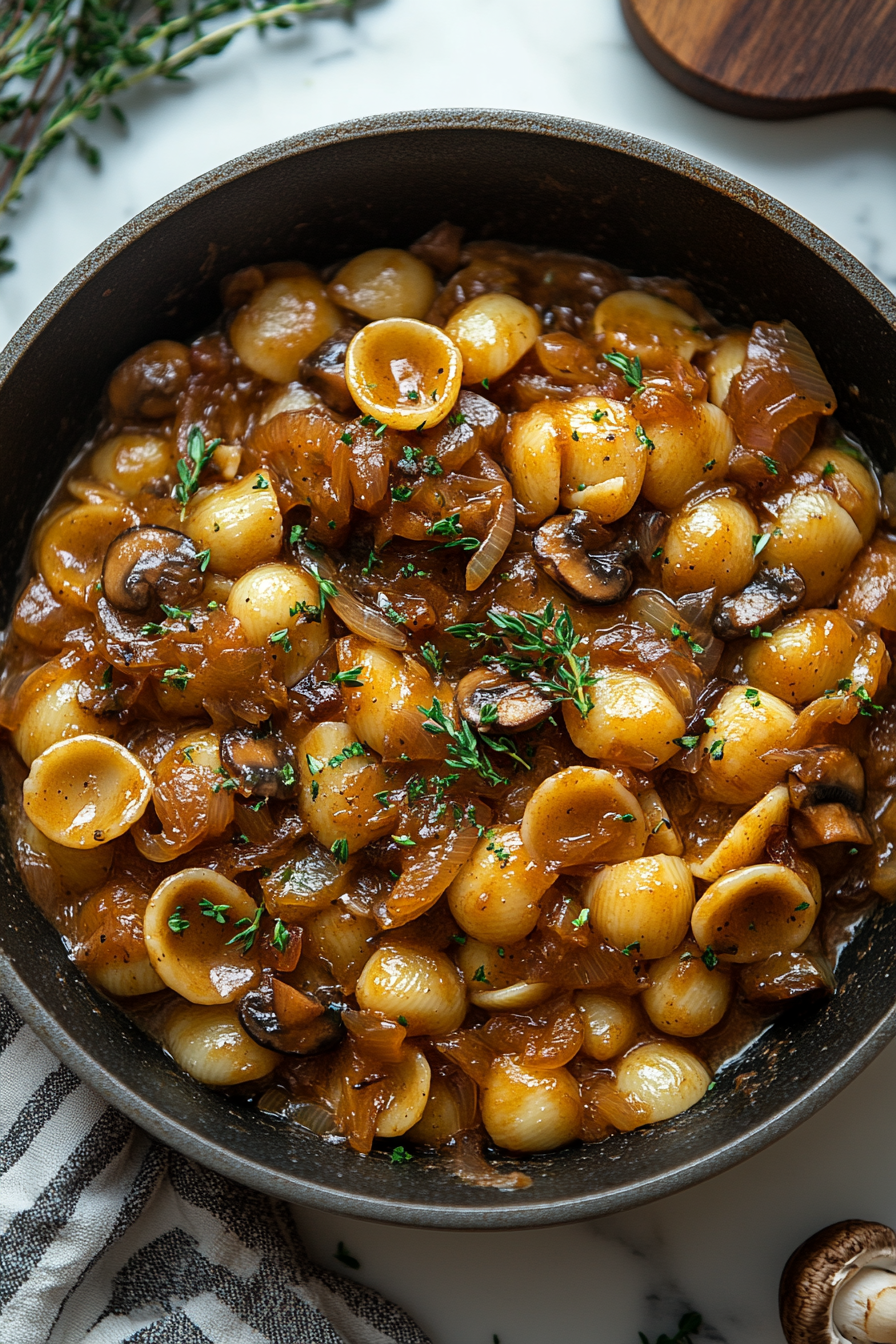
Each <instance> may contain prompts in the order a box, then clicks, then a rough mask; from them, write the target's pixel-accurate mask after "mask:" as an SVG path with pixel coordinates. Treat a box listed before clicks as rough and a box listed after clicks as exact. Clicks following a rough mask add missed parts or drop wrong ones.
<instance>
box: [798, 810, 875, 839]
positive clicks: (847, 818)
mask: <svg viewBox="0 0 896 1344" xmlns="http://www.w3.org/2000/svg"><path fill="white" fill-rule="evenodd" d="M790 825H791V829H792V831H793V838H794V840H795V841H796V843H797V844H798V845H799V847H800V849H814V848H815V847H816V846H817V845H839V844H843V845H870V844H871V836H870V834H869V833H868V827H867V826H866V825H865V822H864V821H863V820H862V818H861V816H860V815H859V813H858V812H853V811H852V809H851V808H849V807H845V806H844V805H843V803H820V804H819V805H818V806H817V807H803V808H801V809H800V810H799V811H795V812H793V814H792V815H791V819H790Z"/></svg>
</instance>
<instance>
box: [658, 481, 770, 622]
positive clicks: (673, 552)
mask: <svg viewBox="0 0 896 1344" xmlns="http://www.w3.org/2000/svg"><path fill="white" fill-rule="evenodd" d="M758 535H759V524H758V523H757V521H756V515H755V513H754V512H753V510H752V509H751V508H749V507H748V505H746V504H744V503H743V502H742V501H741V500H739V499H734V498H732V497H731V496H730V495H727V494H723V495H710V496H709V497H707V498H704V499H701V500H698V501H697V503H695V504H685V505H683V507H682V508H681V509H680V510H679V512H678V513H676V514H675V515H674V517H673V518H672V521H671V523H670V524H669V530H668V532H667V533H666V540H665V542H664V545H663V560H662V575H663V588H664V589H665V591H666V592H667V593H668V594H669V596H670V597H673V598H678V597H681V596H682V594H683V593H699V592H703V591H704V589H707V588H715V590H716V596H717V597H727V596H728V595H729V594H730V593H737V592H740V590H741V588H745V587H746V585H747V584H748V583H749V582H750V580H751V579H752V577H753V571H754V570H755V568H756V557H755V555H754V549H753V548H754V542H753V538H754V537H755V536H758ZM766 550H768V547H766Z"/></svg>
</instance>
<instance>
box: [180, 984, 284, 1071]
mask: <svg viewBox="0 0 896 1344" xmlns="http://www.w3.org/2000/svg"><path fill="white" fill-rule="evenodd" d="M162 1044H163V1045H164V1047H165V1049H166V1050H167V1051H168V1053H169V1054H170V1055H171V1056H172V1058H173V1059H174V1062H175V1064H177V1065H178V1066H179V1067H180V1068H182V1069H183V1070H184V1072H185V1073H188V1074H189V1075H190V1077H191V1078H195V1079H196V1081H197V1082H199V1083H204V1084H205V1085H206V1087H234V1086H235V1085H236V1084H237V1083H251V1082H252V1081H253V1079H255V1078H264V1076H265V1075H266V1074H268V1073H270V1072H271V1070H272V1069H275V1068H276V1067H277V1065H278V1064H279V1063H281V1061H282V1059H283V1056H282V1055H277V1054H275V1053H274V1051H273V1050H267V1049H265V1047H264V1046H263V1045H259V1044H258V1042H257V1041H253V1039H252V1037H251V1036H250V1035H249V1034H248V1033H247V1032H246V1031H244V1029H243V1026H242V1023H241V1022H240V1020H239V1017H238V1016H237V1011H236V1008H232V1007H227V1006H224V1005H220V1006H217V1005H216V1006H215V1007H203V1006H201V1005H198V1004H193V1003H179V1004H177V1005H176V1006H175V1007H174V1008H173V1009H172V1011H171V1013H170V1014H169V1016H168V1019H167V1021H166V1023H165V1027H164V1030H163V1032H162Z"/></svg>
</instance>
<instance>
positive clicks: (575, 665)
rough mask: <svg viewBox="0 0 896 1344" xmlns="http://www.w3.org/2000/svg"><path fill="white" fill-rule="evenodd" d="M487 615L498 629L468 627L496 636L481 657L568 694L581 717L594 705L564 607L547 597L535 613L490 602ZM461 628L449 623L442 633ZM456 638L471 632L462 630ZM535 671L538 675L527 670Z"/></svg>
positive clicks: (477, 634)
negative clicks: (493, 648)
mask: <svg viewBox="0 0 896 1344" xmlns="http://www.w3.org/2000/svg"><path fill="white" fill-rule="evenodd" d="M488 618H489V620H490V621H491V623H492V624H493V625H494V626H496V627H497V630H498V633H497V634H496V635H495V634H488V635H485V636H483V635H482V634H481V628H480V629H477V630H475V631H473V634H472V637H473V638H475V639H481V638H487V639H489V640H492V641H499V642H502V643H503V644H504V647H503V649H501V650H500V651H498V652H496V653H492V654H487V655H486V656H485V658H484V659H483V662H486V663H499V664H500V665H501V667H504V668H506V670H507V671H508V672H513V673H515V674H516V675H517V676H526V677H528V678H529V680H530V681H531V682H532V684H533V685H534V686H537V687H538V689H539V690H540V691H543V692H544V693H545V694H546V695H550V696H552V697H553V698H554V699H556V700H571V701H572V702H573V704H574V705H575V707H576V709H577V710H578V711H579V713H580V714H581V716H582V718H583V719H584V718H587V717H588V715H589V714H590V713H591V711H592V709H593V708H594V701H593V700H592V699H591V696H590V695H589V694H588V690H589V688H590V687H591V686H593V685H594V683H595V682H596V681H597V677H596V676H595V675H594V673H593V672H592V671H591V660H590V659H589V657H588V655H587V654H584V655H583V654H577V653H576V652H575V650H576V647H577V645H578V644H579V642H580V641H579V635H578V634H577V633H576V628H575V626H574V624H573V620H572V617H571V616H570V614H569V607H564V608H563V610H562V611H561V612H560V613H559V614H557V612H556V611H555V610H554V604H553V602H549V603H548V604H547V606H546V607H545V609H544V611H543V612H542V614H541V615H540V616H538V615H536V614H535V613H533V612H517V613H516V614H515V615H511V614H510V613H508V612H504V611H498V610H497V609H496V608H494V607H493V608H492V609H491V610H490V611H489V613H488ZM462 629H465V628H464V627H461V626H452V627H451V628H450V629H449V631H448V633H449V634H457V633H458V632H459V631H460V630H462ZM461 638H471V635H470V634H468V633H464V634H463V635H461ZM508 646H509V647H508ZM536 672H537V673H539V674H541V675H538V676H536V675H533V674H534V673H536Z"/></svg>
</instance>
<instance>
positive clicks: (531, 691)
mask: <svg viewBox="0 0 896 1344" xmlns="http://www.w3.org/2000/svg"><path fill="white" fill-rule="evenodd" d="M457 707H458V709H459V710H460V712H461V714H462V715H463V717H464V718H465V719H466V720H467V723H471V724H472V725H473V727H474V728H478V729H479V731H480V732H482V733H488V732H490V731H491V730H492V729H495V730H497V731H498V732H503V733H523V732H525V731H526V730H527V729H529V728H537V727H538V725H539V724H540V723H543V722H544V720H545V719H546V718H547V717H548V715H549V714H550V712H551V710H552V709H553V708H554V703H553V701H552V700H548V698H547V697H546V696H544V695H542V694H541V692H540V691H538V690H536V688H535V687H534V686H533V685H532V684H531V682H528V681H514V680H512V679H511V678H509V677H508V676H507V675H506V673H503V672H498V671H495V670H493V669H492V668H488V667H477V668H474V670H473V671H472V672H468V673H467V675H466V676H465V677H463V678H462V679H461V680H460V682H459V683H458V687H457Z"/></svg>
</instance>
